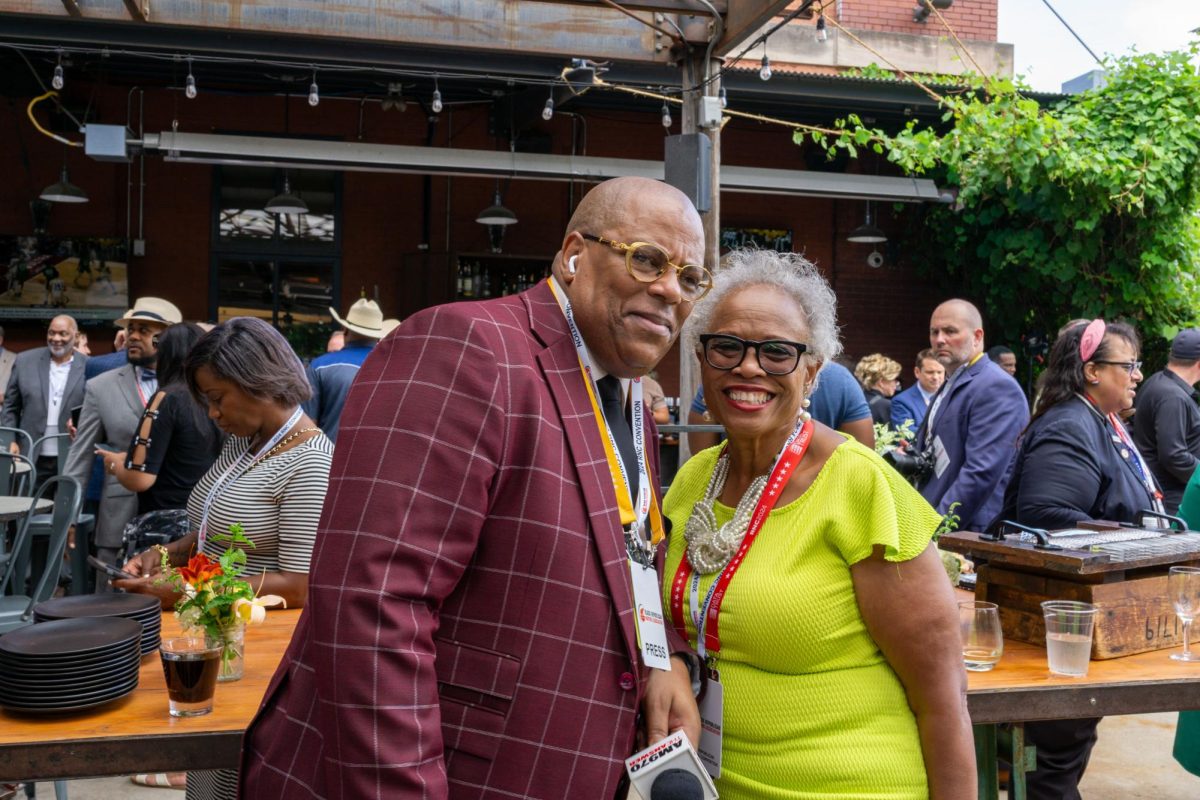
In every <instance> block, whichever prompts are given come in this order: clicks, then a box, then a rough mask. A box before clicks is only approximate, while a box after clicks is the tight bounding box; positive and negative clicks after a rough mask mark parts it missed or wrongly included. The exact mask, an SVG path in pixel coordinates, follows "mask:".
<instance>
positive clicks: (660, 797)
mask: <svg viewBox="0 0 1200 800" xmlns="http://www.w3.org/2000/svg"><path fill="white" fill-rule="evenodd" d="M703 798H704V787H703V786H702V785H701V783H700V779H699V778H697V777H696V776H695V775H693V774H692V773H690V772H688V771H687V770H686V769H666V770H662V771H661V773H660V774H659V776H658V777H657V778H655V779H654V783H652V784H651V785H650V800H703Z"/></svg>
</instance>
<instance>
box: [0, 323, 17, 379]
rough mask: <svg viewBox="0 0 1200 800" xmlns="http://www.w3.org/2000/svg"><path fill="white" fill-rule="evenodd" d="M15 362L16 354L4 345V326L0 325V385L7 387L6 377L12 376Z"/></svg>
mask: <svg viewBox="0 0 1200 800" xmlns="http://www.w3.org/2000/svg"><path fill="white" fill-rule="evenodd" d="M15 363H17V354H16V353H14V352H13V351H12V350H9V349H7V348H6V347H5V346H4V328H2V327H0V386H3V387H5V388H7V387H8V379H9V378H11V377H12V368H13V364H15Z"/></svg>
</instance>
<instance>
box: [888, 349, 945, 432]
mask: <svg viewBox="0 0 1200 800" xmlns="http://www.w3.org/2000/svg"><path fill="white" fill-rule="evenodd" d="M913 377H915V378H916V379H917V382H916V383H914V384H913V385H912V386H910V387H908V388H907V389H905V390H904V391H902V392H897V393H896V394H895V395H894V396H893V397H892V427H893V428H895V429H897V430H899V429H900V428H901V427H903V426H904V425H905V424H906V423H907V424H908V426H909V430H911V431H912V433H913V435H914V436H915V435H916V433H917V430H918V429H919V428H920V427H921V421H922V420H924V419H925V412H926V411H928V410H929V403H930V402H931V401H932V400H933V396H934V395H935V394H937V390H938V389H940V388H942V384H943V383H945V381H946V368H945V367H943V366H942V364H941V362H940V361H938V360H937V357H936V356H934V354H933V350H931V349H930V348H928V347H927V348H925V349H924V350H922V351H921V352H919V353H917V364H916V366H915V367H913Z"/></svg>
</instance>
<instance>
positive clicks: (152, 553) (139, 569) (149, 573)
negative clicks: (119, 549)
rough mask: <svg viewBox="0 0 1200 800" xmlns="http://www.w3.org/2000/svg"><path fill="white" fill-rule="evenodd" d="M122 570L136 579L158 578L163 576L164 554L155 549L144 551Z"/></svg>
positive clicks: (128, 562)
mask: <svg viewBox="0 0 1200 800" xmlns="http://www.w3.org/2000/svg"><path fill="white" fill-rule="evenodd" d="M122 569H123V570H125V571H126V572H127V573H129V575H130V576H131V577H134V578H143V577H152V578H158V577H159V576H161V575H162V553H161V552H160V551H158V550H155V549H150V550H143V551H142V552H140V553H138V554H137V555H136V556H134V557H133V558H131V559H129V560H128V561H126V562H125V566H124V567H122Z"/></svg>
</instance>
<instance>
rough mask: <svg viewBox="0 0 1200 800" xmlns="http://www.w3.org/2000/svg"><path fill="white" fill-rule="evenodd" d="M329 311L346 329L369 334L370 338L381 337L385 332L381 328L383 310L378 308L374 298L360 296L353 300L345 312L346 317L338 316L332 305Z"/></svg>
mask: <svg viewBox="0 0 1200 800" xmlns="http://www.w3.org/2000/svg"><path fill="white" fill-rule="evenodd" d="M329 313H330V314H332V315H333V318H334V319H335V320H337V322H338V324H339V325H341V326H342V327H343V328H345V329H346V330H348V331H354V332H355V333H360V334H362V335H363V336H370V337H371V338H372V339H382V338H383V335H384V333H385V331H384V329H383V312H382V311H380V310H379V304H378V303H376V302H375V301H374V300H368V299H367V298H365V297H361V298H359V299H358V300H355V301H354V305H352V306H350V310H349V311H347V312H346V318H345V319H342V318H341V317H340V316H338V312H337V309H335V308H334V307H333V306H330V307H329Z"/></svg>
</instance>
